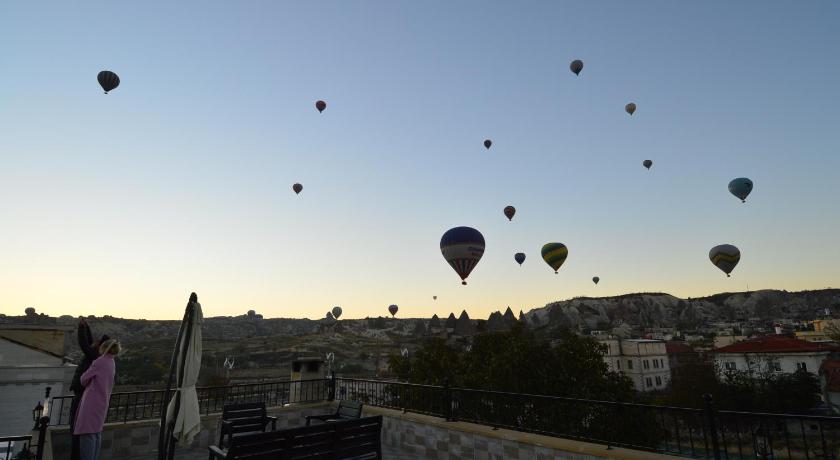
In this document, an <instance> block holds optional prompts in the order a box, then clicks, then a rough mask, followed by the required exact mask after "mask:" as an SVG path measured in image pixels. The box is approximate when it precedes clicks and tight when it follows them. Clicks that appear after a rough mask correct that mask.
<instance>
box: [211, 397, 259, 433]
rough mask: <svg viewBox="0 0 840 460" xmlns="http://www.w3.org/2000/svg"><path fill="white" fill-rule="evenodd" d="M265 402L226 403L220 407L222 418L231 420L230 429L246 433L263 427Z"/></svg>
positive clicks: (234, 431) (233, 431)
mask: <svg viewBox="0 0 840 460" xmlns="http://www.w3.org/2000/svg"><path fill="white" fill-rule="evenodd" d="M265 417H266V411H265V403H261V402H256V403H242V404H228V405H226V406H224V408H222V420H223V421H230V422H233V423H232V425H231V427H230V431H231V432H232V433H234V434H236V433H248V432H251V431H263V430H264V429H265Z"/></svg>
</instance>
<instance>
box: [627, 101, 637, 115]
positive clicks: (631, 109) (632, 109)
mask: <svg viewBox="0 0 840 460" xmlns="http://www.w3.org/2000/svg"><path fill="white" fill-rule="evenodd" d="M624 111H625V112H627V113H629V114H630V115H633V113H634V112H635V111H636V104H634V103H632V102H631V103H629V104H627V105H625V106H624Z"/></svg>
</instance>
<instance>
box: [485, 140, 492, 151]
mask: <svg viewBox="0 0 840 460" xmlns="http://www.w3.org/2000/svg"><path fill="white" fill-rule="evenodd" d="M491 145H493V141H491V140H490V139H484V147H485V148H487V149H489V148H490V146H491Z"/></svg>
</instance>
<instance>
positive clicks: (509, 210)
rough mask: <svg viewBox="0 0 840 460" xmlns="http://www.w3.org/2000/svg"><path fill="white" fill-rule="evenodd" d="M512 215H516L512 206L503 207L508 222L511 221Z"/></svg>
mask: <svg viewBox="0 0 840 460" xmlns="http://www.w3.org/2000/svg"><path fill="white" fill-rule="evenodd" d="M514 214H516V208H514V207H513V206H505V217H507V218H508V220H513V215H514Z"/></svg>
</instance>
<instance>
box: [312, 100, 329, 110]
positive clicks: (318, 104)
mask: <svg viewBox="0 0 840 460" xmlns="http://www.w3.org/2000/svg"><path fill="white" fill-rule="evenodd" d="M315 108H316V109H318V112H323V111H324V109H326V108H327V103H326V102H324V101H317V102H315Z"/></svg>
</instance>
